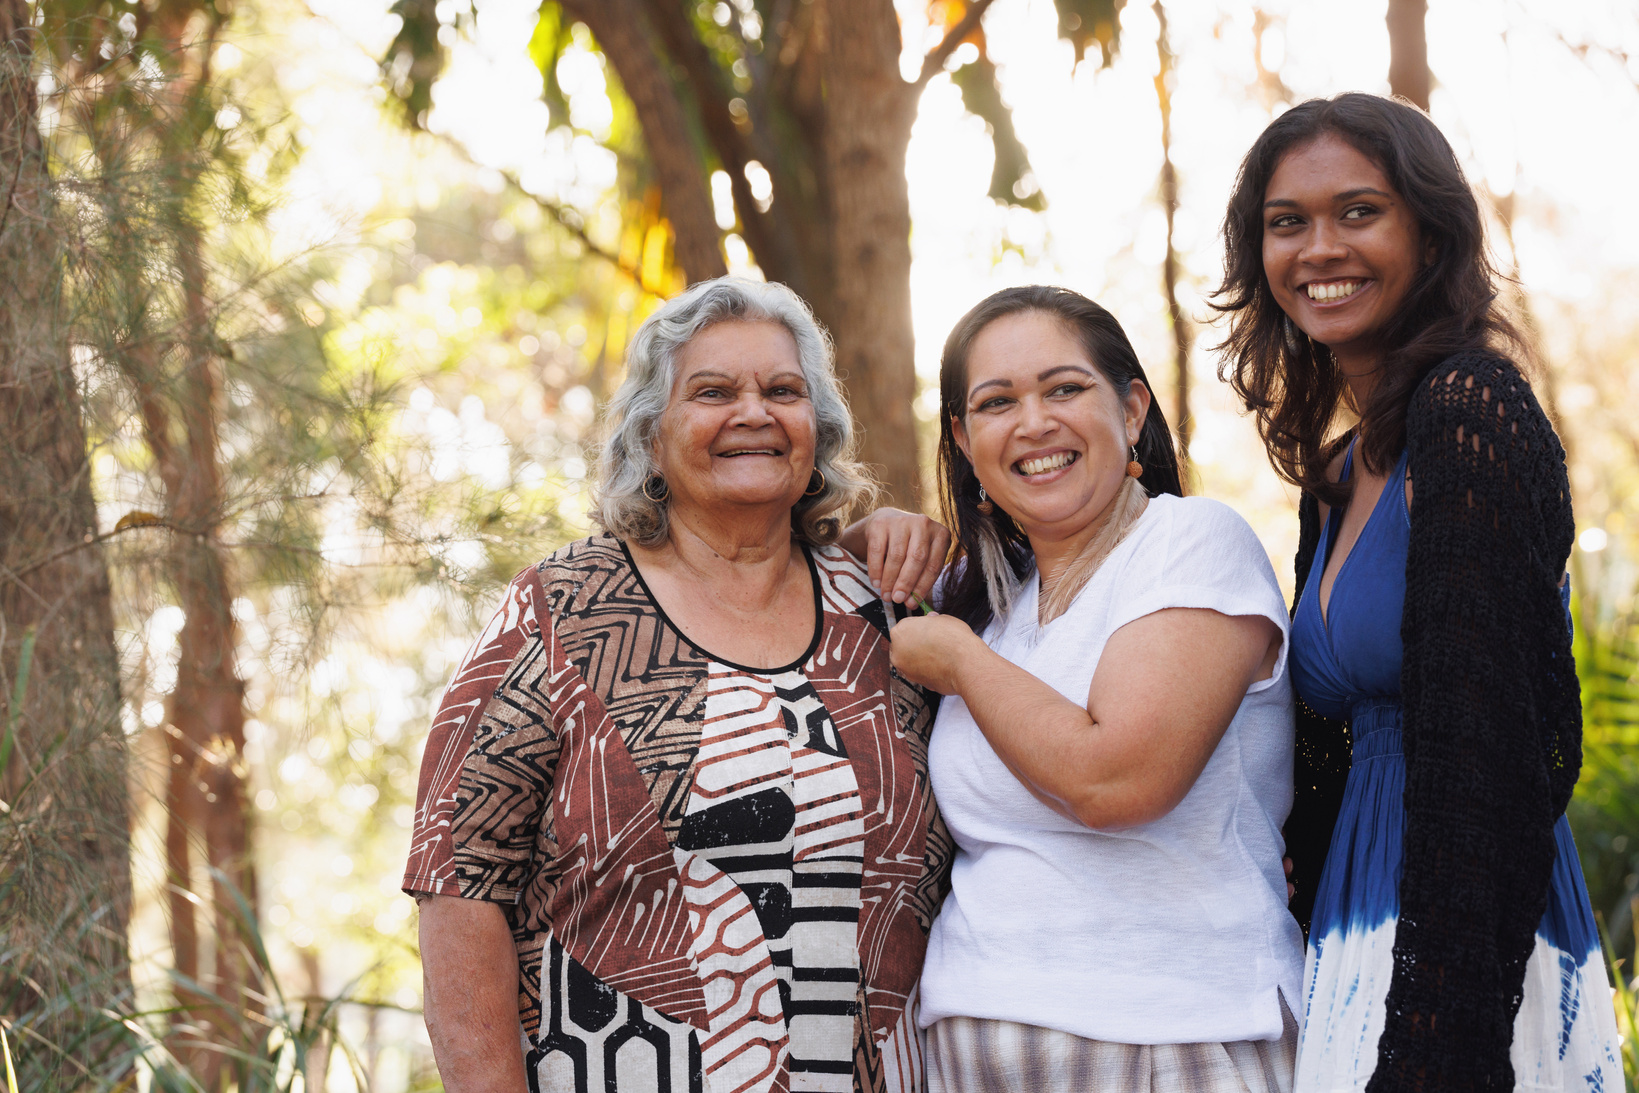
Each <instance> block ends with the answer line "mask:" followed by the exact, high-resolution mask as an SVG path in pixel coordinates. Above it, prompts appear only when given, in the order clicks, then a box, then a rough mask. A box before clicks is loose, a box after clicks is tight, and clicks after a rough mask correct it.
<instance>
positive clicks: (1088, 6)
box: [1053, 0, 1127, 67]
mask: <svg viewBox="0 0 1639 1093" xmlns="http://www.w3.org/2000/svg"><path fill="white" fill-rule="evenodd" d="M1053 6H1054V7H1055V8H1057V9H1058V14H1059V37H1060V38H1063V39H1064V40H1065V41H1067V42H1069V43H1070V44H1071V45H1073V46H1075V48H1076V63H1077V64H1080V63H1081V60H1082V58H1083V57H1084V56H1085V55H1086V53H1087V48H1088V47H1089V46H1092V45H1097V46H1098V48H1099V52H1100V55H1101V57H1102V60H1101V62H1100V63H1101V64H1102V65H1104V66H1105V67H1108V66H1109V65H1110V63H1111V62H1113V61H1114V60H1115V55H1116V52H1117V51H1118V50H1119V49H1120V46H1121V9H1122V8H1124V7H1126V6H1127V0H1053Z"/></svg>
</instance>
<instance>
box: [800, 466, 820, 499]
mask: <svg viewBox="0 0 1639 1093" xmlns="http://www.w3.org/2000/svg"><path fill="white" fill-rule="evenodd" d="M816 478H817V479H819V485H817V486H816V485H815V484H814V479H816ZM824 492H825V475H824V474H822V473H821V472H820V469H819V468H818V467H815V468H814V473H813V474H811V475H809V476H808V488H807V489H806V490H803V491H802V495H803V496H804V497H813V496H815V495H816V494H821V493H824Z"/></svg>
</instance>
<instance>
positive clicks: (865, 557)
mask: <svg viewBox="0 0 1639 1093" xmlns="http://www.w3.org/2000/svg"><path fill="white" fill-rule="evenodd" d="M837 545H838V546H840V547H842V549H843V550H846V551H847V552H848V553H849V554H852V555H853V556H854V557H855V558H858V559H859V560H860V561H862V562H864V563H865V568H866V569H867V570H868V571H869V572H870V575H871V583H872V584H874V585H876V587H877V590H878V591H880V592H881V593H882V598H883V599H886V600H892V601H893V602H894V603H903V604H908V605H909V606H911V607H916V606H917V605H918V604H922V603H926V602H927V599H928V594H929V593H930V592H932V591H933V582H934V581H936V580H937V579H938V578H939V573H940V571H941V570H943V569H944V567H945V557H946V555H948V554H949V553H950V532H949V531H946V530H945V525H943V524H941V523H939V522H938V521H936V520H930V519H928V518H927V517H926V516H923V515H922V514H921V513H915V512H905V511H903V510H902V509H889V508H882V509H877V510H876V511H875V512H873V513H871V514H870V515H869V516H866V517H865V518H864V519H862V520H856V521H854V522H853V523H852V524H850V525H848V527H847V529H846V530H844V531H843V533H842V535H841V536H840V537H839V538H838V539H837Z"/></svg>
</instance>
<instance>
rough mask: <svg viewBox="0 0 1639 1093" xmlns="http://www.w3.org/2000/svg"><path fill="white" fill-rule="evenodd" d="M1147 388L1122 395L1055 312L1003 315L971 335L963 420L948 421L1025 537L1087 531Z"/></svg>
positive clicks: (1138, 419)
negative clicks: (974, 334)
mask: <svg viewBox="0 0 1639 1093" xmlns="http://www.w3.org/2000/svg"><path fill="white" fill-rule="evenodd" d="M1149 407H1150V393H1149V391H1148V389H1147V388H1145V386H1144V384H1143V382H1142V381H1139V380H1134V381H1133V383H1132V386H1131V389H1130V391H1129V393H1128V395H1127V397H1126V398H1125V399H1122V398H1120V397H1119V396H1118V395H1117V394H1116V390H1115V388H1114V387H1113V386H1112V385H1111V383H1110V381H1109V380H1108V379H1106V378H1105V377H1104V374H1103V373H1102V372H1100V371H1099V370H1098V369H1097V368H1096V367H1095V366H1094V364H1093V362H1092V360H1091V359H1090V358H1089V357H1088V355H1087V350H1086V348H1085V347H1083V345H1082V344H1081V341H1080V340H1079V339H1078V338H1076V337H1075V335H1074V334H1073V333H1072V332H1071V331H1070V329H1069V327H1068V326H1066V325H1065V323H1064V322H1063V320H1061V319H1059V318H1058V317H1057V316H1055V315H1051V314H1049V313H1047V312H1044V311H1020V312H1015V313H1013V314H1011V315H1004V316H1003V317H1002V318H1000V319H997V320H995V321H994V322H992V323H991V324H990V325H988V326H986V327H985V328H984V329H983V330H981V331H980V332H979V334H978V335H977V336H976V337H975V338H974V339H973V344H972V347H971V348H970V349H969V351H968V358H967V401H966V411H967V413H966V417H965V419H961V418H958V419H955V420H953V421H952V427H953V429H954V431H955V434H956V443H957V444H958V445H959V446H960V447H961V449H962V452H963V453H964V454H965V455H966V456H967V458H968V461H969V462H970V463H972V464H973V470H974V473H975V474H976V475H978V478H979V484H980V485H982V486H983V487H984V488H985V492H986V493H987V494H989V495H990V498H991V499H992V500H993V501H994V502H995V503H996V505H997V506H998V507H999V508H1001V509H1002V510H1003V511H1005V512H1006V513H1007V514H1008V515H1009V516H1011V517H1012V518H1013V519H1014V521H1016V522H1017V523H1018V524H1019V526H1020V527H1021V528H1022V529H1023V530H1024V532H1025V534H1026V535H1028V536H1029V537H1030V538H1031V539H1032V540H1033V541H1034V540H1038V539H1051V540H1060V539H1065V538H1070V537H1073V536H1076V535H1078V534H1081V533H1083V532H1089V531H1090V530H1091V529H1092V528H1093V527H1094V525H1095V523H1096V521H1097V519H1098V517H1099V516H1100V515H1102V514H1103V512H1104V510H1105V509H1107V508H1108V507H1109V506H1110V503H1111V502H1112V501H1114V500H1115V496H1116V492H1117V491H1118V490H1119V489H1120V488H1121V481H1122V479H1123V478H1124V477H1125V476H1126V473H1127V462H1128V459H1129V449H1130V446H1131V445H1133V444H1135V443H1137V442H1138V434H1139V431H1140V429H1141V428H1142V427H1143V423H1144V416H1145V415H1146V414H1147V413H1148V412H1149Z"/></svg>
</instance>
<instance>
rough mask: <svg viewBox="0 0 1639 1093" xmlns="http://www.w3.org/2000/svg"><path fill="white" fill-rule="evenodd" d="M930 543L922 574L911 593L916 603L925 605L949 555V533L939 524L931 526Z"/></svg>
mask: <svg viewBox="0 0 1639 1093" xmlns="http://www.w3.org/2000/svg"><path fill="white" fill-rule="evenodd" d="M933 528H934V530H933V536H932V541H931V543H930V544H929V550H928V557H927V561H926V562H925V563H924V564H923V566H922V573H921V575H920V576H919V577H918V578H917V581H916V588H915V591H914V593H913V595H914V598H915V600H916V602H918V603H927V602H928V596H929V594H930V593H932V591H933V585H934V582H935V581H937V580H938V579H939V574H940V573H941V572H942V571H943V570H944V568H945V557H946V556H947V555H948V554H949V553H950V532H948V531H946V530H945V529H944V527H943V526H942V525H940V524H935V525H933Z"/></svg>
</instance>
